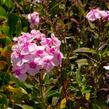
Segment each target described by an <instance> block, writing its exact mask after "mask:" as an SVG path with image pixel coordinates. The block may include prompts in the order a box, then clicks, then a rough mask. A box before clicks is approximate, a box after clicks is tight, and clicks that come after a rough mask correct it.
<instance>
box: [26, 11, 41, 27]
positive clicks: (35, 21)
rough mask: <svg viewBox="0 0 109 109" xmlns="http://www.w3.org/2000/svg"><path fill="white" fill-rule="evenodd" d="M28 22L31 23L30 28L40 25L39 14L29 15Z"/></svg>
mask: <svg viewBox="0 0 109 109" xmlns="http://www.w3.org/2000/svg"><path fill="white" fill-rule="evenodd" d="M28 21H29V23H30V27H31V28H34V26H36V25H38V24H39V21H40V17H39V13H38V12H33V13H30V14H28Z"/></svg>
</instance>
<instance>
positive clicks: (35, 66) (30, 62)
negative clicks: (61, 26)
mask: <svg viewBox="0 0 109 109" xmlns="http://www.w3.org/2000/svg"><path fill="white" fill-rule="evenodd" d="M13 40H14V42H15V44H14V45H13V46H12V54H11V63H12V66H13V72H14V76H15V77H16V78H18V79H20V80H23V81H24V80H26V78H27V75H31V76H35V75H36V74H37V73H39V72H40V70H45V71H47V72H50V71H51V70H52V69H53V68H54V67H55V66H60V65H61V63H62V58H63V55H62V53H61V51H60V45H61V42H60V40H59V39H58V38H57V37H55V35H54V34H51V38H47V37H46V36H45V34H43V33H41V32H40V31H38V30H37V31H36V30H32V31H31V32H30V33H23V34H22V35H21V36H20V37H14V38H13Z"/></svg>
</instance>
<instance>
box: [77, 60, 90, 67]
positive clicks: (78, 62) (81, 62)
mask: <svg viewBox="0 0 109 109" xmlns="http://www.w3.org/2000/svg"><path fill="white" fill-rule="evenodd" d="M76 63H77V64H78V66H79V67H81V66H83V65H88V60H87V59H78V60H76Z"/></svg>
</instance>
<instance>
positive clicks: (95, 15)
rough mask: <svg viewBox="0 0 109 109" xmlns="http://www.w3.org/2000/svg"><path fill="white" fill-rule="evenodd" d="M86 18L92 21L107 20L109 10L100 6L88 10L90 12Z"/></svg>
mask: <svg viewBox="0 0 109 109" xmlns="http://www.w3.org/2000/svg"><path fill="white" fill-rule="evenodd" d="M86 18H87V19H88V20H89V21H92V22H93V21H95V20H98V19H102V20H105V21H107V20H109V11H106V10H100V9H98V8H96V9H92V10H90V11H89V12H88V14H87V15H86Z"/></svg>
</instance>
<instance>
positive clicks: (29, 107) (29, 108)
mask: <svg viewBox="0 0 109 109" xmlns="http://www.w3.org/2000/svg"><path fill="white" fill-rule="evenodd" d="M16 105H17V106H19V107H21V108H22V109H34V108H33V107H32V106H29V105H21V104H16Z"/></svg>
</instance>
